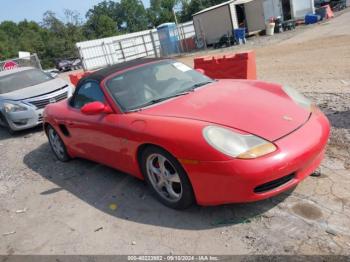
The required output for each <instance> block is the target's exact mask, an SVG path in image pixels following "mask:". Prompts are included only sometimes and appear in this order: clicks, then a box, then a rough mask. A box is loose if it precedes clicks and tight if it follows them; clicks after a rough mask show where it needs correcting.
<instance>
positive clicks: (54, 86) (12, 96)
mask: <svg viewBox="0 0 350 262" xmlns="http://www.w3.org/2000/svg"><path fill="white" fill-rule="evenodd" d="M64 86H67V83H66V82H65V81H63V80H62V79H59V78H57V79H52V80H50V81H47V82H44V83H41V84H39V85H35V86H29V87H26V88H23V89H20V90H16V91H14V92H10V93H5V94H0V99H4V100H13V101H19V100H24V99H28V98H32V97H36V96H41V95H44V94H47V93H51V92H53V91H56V90H58V89H61V88H63V87H64Z"/></svg>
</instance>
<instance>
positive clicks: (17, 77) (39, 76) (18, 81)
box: [0, 69, 53, 94]
mask: <svg viewBox="0 0 350 262" xmlns="http://www.w3.org/2000/svg"><path fill="white" fill-rule="evenodd" d="M52 79H53V78H52V77H51V76H49V75H46V74H45V73H44V72H42V71H40V70H38V69H29V70H25V71H20V72H17V73H13V74H9V75H5V76H2V77H0V94H5V93H9V92H13V91H16V90H20V89H23V88H26V87H29V86H35V85H38V84H41V83H44V82H47V81H49V80H52Z"/></svg>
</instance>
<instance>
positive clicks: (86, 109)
mask: <svg viewBox="0 0 350 262" xmlns="http://www.w3.org/2000/svg"><path fill="white" fill-rule="evenodd" d="M81 112H82V113H83V114H85V115H99V114H102V113H105V114H110V113H112V112H113V111H112V109H111V108H110V107H109V106H108V105H105V104H103V103H101V102H99V101H96V102H91V103H88V104H86V105H84V106H83V107H82V108H81Z"/></svg>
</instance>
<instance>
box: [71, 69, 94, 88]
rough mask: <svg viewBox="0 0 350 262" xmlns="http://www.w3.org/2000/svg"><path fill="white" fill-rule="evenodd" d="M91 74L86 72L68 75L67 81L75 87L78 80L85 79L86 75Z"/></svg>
mask: <svg viewBox="0 0 350 262" xmlns="http://www.w3.org/2000/svg"><path fill="white" fill-rule="evenodd" d="M91 73H92V72H91V71H86V72H80V73H74V74H70V75H69V80H70V82H71V83H72V84H73V85H74V86H77V84H78V82H79V80H80V79H82V78H83V77H85V76H87V75H90V74H91Z"/></svg>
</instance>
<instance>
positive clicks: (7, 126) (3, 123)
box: [0, 113, 16, 135]
mask: <svg viewBox="0 0 350 262" xmlns="http://www.w3.org/2000/svg"><path fill="white" fill-rule="evenodd" d="M0 121H1V124H2V125H3V126H4V127H5V128H6V130H7V132H8V133H9V134H10V135H14V134H15V132H16V131H14V130H13V129H12V128H11V127H10V124H9V123H8V122H7V119H6V117H5V116H4V115H2V114H1V113H0Z"/></svg>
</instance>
